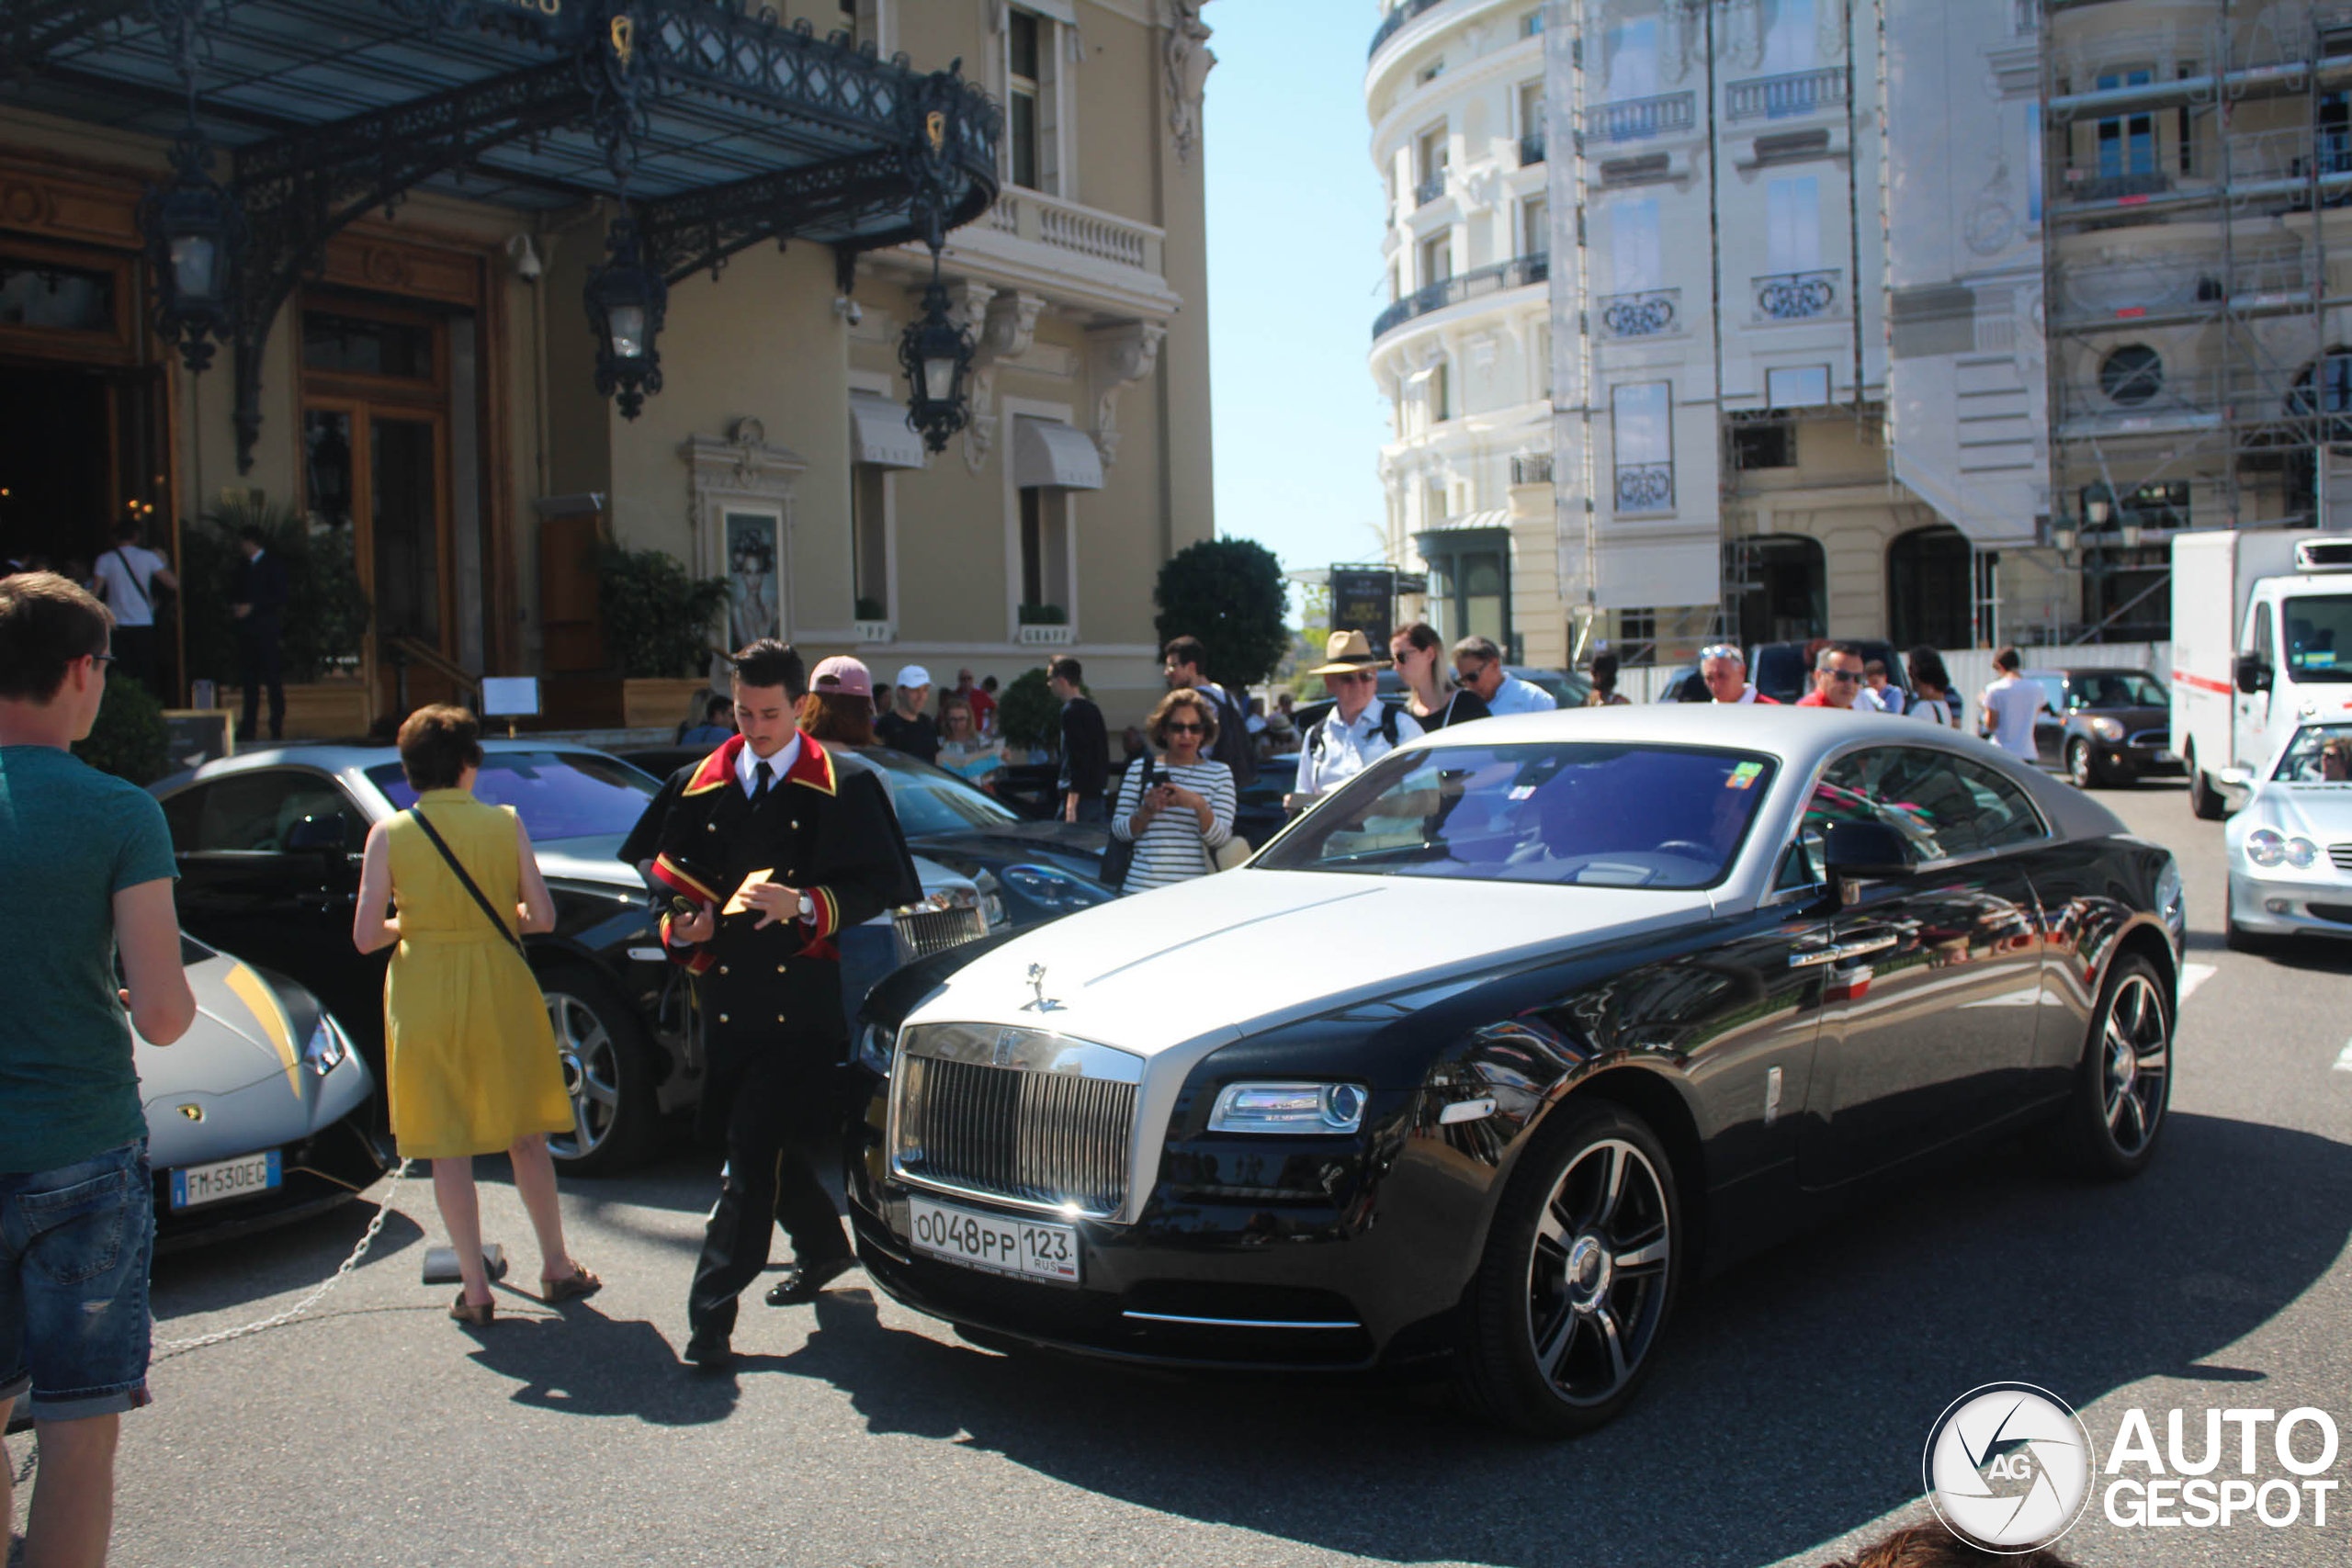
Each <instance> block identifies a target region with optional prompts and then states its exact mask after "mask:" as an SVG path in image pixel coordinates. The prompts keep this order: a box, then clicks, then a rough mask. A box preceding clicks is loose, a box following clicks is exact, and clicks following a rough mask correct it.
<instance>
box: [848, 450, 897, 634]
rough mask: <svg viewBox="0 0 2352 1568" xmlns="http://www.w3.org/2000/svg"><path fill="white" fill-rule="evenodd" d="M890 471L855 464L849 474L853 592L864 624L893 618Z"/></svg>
mask: <svg viewBox="0 0 2352 1568" xmlns="http://www.w3.org/2000/svg"><path fill="white" fill-rule="evenodd" d="M888 484H889V470H888V469H887V468H883V467H882V466H881V465H880V464H878V463H854V464H852V465H851V466H850V470H849V528H850V572H851V580H850V581H851V592H852V593H854V595H855V596H856V601H857V604H856V608H855V610H854V615H856V617H857V619H859V620H861V621H887V620H888V619H889V618H890V538H889V523H888V517H889V507H888V500H887V496H888V491H887V489H886V487H887V486H888Z"/></svg>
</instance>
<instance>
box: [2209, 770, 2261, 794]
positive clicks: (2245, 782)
mask: <svg viewBox="0 0 2352 1568" xmlns="http://www.w3.org/2000/svg"><path fill="white" fill-rule="evenodd" d="M2213 782H2214V783H2215V784H2220V785H2221V786H2222V788H2223V789H2250V788H2252V787H2253V785H2254V770H2253V769H2252V768H2223V769H2222V771H2221V772H2220V773H2215V774H2214V775H2213Z"/></svg>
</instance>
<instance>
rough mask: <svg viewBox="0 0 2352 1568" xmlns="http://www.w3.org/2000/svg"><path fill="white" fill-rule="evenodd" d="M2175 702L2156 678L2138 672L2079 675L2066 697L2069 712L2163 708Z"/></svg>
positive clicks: (2100, 672)
mask: <svg viewBox="0 0 2352 1568" xmlns="http://www.w3.org/2000/svg"><path fill="white" fill-rule="evenodd" d="M2171 701H2172V698H2171V697H2170V696H2168V695H2167V694H2165V689H2164V688H2163V687H2162V686H2159V685H2157V684H2156V682H2155V679H2154V677H2153V676H2151V675H2148V674H2146V673H2144V672H2143V671H2138V670H2116V671H2106V670H2100V671H2076V672H2075V675H2074V677H2073V689H2072V690H2071V691H2069V692H2068V693H2067V694H2066V707H2067V711H2068V712H2070V713H2071V712H2075V711H2078V710H2080V709H2083V708H2160V707H2164V706H2165V705H2167V704H2169V703H2170V702H2171Z"/></svg>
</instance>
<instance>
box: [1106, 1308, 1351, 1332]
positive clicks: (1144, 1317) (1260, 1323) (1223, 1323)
mask: <svg viewBox="0 0 2352 1568" xmlns="http://www.w3.org/2000/svg"><path fill="white" fill-rule="evenodd" d="M1119 1315H1120V1316H1121V1317H1132V1318H1134V1319H1136V1321H1138V1322H1141V1323H1189V1324H1192V1325H1195V1326H1197V1327H1203V1328H1362V1327H1363V1324H1361V1323H1350V1322H1336V1323H1323V1322H1313V1321H1306V1320H1300V1321H1292V1320H1289V1319H1283V1318H1273V1317H1186V1316H1183V1315H1182V1314H1178V1313H1172V1312H1134V1311H1123V1312H1121V1313H1120V1314H1119Z"/></svg>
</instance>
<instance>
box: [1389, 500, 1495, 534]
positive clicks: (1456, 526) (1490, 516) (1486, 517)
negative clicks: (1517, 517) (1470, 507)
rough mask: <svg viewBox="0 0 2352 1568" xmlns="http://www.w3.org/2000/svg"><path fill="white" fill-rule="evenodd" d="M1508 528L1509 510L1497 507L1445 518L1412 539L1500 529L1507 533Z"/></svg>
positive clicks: (1420, 531)
mask: <svg viewBox="0 0 2352 1568" xmlns="http://www.w3.org/2000/svg"><path fill="white" fill-rule="evenodd" d="M1488 528H1501V529H1504V530H1506V531H1508V530H1509V529H1510V508H1509V507H1507V506H1498V507H1492V508H1489V509H1487V510H1486V511H1483V512H1464V513H1458V514H1456V515H1454V516H1452V517H1449V518H1447V519H1446V520H1445V521H1444V522H1442V523H1441V524H1439V525H1437V526H1436V527H1434V528H1423V529H1420V530H1419V532H1417V533H1415V534H1414V536H1413V537H1415V538H1417V539H1418V538H1420V537H1421V536H1423V535H1427V534H1469V533H1476V532H1480V531H1483V530H1485V529H1488Z"/></svg>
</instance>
